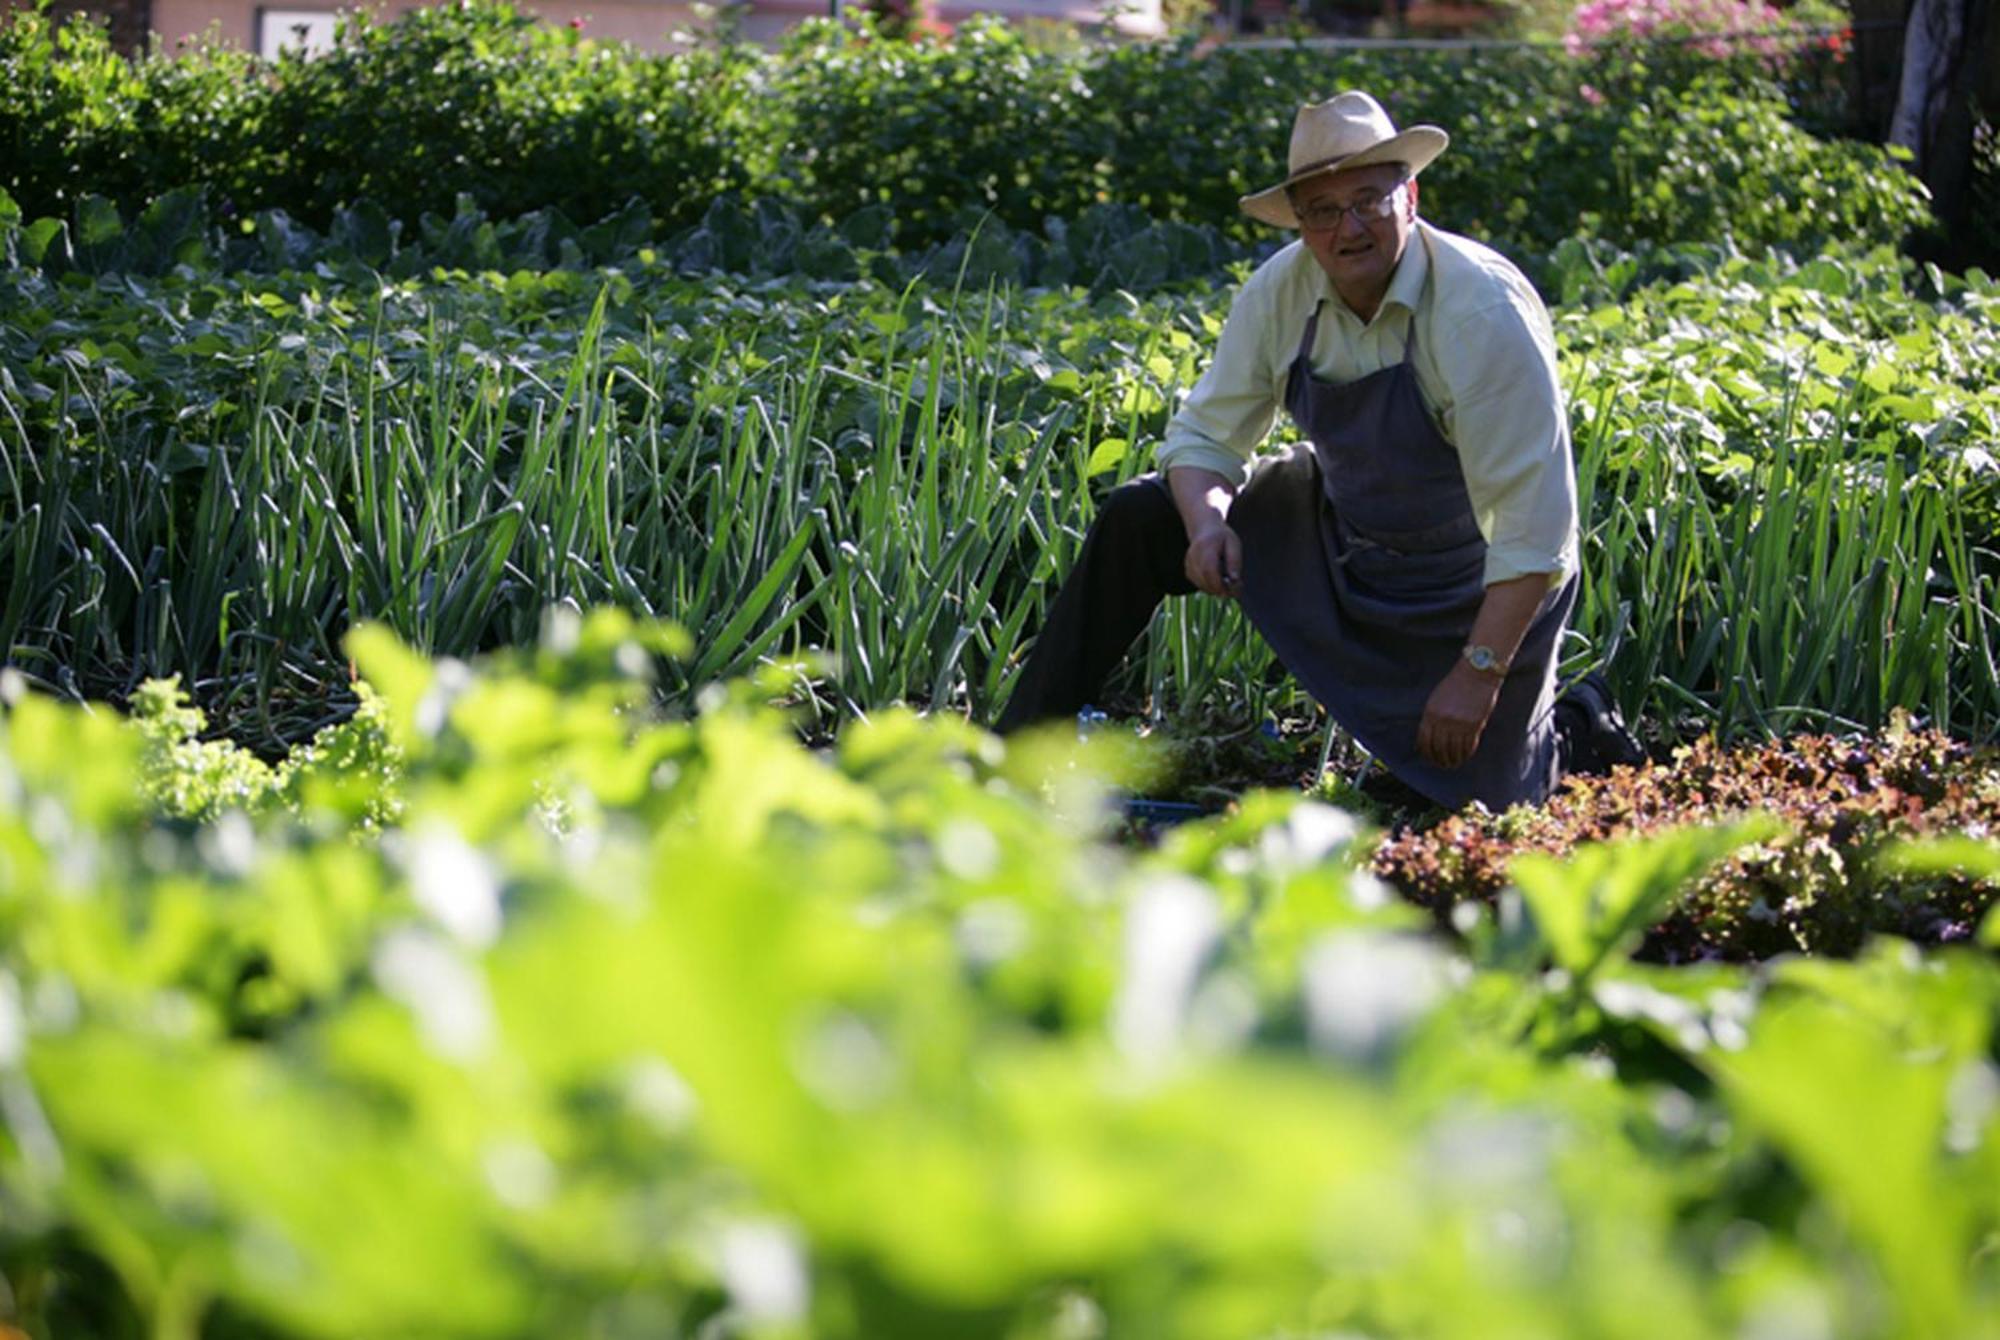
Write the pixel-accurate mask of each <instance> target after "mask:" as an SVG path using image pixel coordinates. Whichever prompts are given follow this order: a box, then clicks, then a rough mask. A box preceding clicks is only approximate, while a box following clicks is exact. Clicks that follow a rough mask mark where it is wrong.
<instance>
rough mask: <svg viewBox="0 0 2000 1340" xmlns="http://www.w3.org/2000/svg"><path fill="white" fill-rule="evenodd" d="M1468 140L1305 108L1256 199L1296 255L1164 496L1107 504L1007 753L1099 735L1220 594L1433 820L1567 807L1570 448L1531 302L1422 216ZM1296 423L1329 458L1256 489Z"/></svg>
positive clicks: (1187, 416)
mask: <svg viewBox="0 0 2000 1340" xmlns="http://www.w3.org/2000/svg"><path fill="white" fill-rule="evenodd" d="M1447 143H1448V139H1447V137H1446V135H1445V133H1444V132H1443V131H1442V130H1439V129H1438V128H1437V127H1435V126H1415V127H1412V128H1411V129H1409V130H1405V131H1403V132H1401V133H1398V132H1397V131H1396V128H1395V126H1394V125H1393V124H1392V123H1391V122H1390V120H1389V117H1388V115H1387V113H1385V112H1384V111H1383V110H1382V108H1381V106H1380V105H1379V104H1377V103H1376V101H1375V100H1374V99H1373V98H1371V97H1369V96H1368V95H1367V94H1365V93H1353V92H1350V93H1343V94H1341V95H1340V96H1338V97H1336V98H1334V99H1332V100H1331V101H1329V102H1324V103H1320V104H1317V105H1315V106H1309V107H1305V108H1302V109H1301V110H1300V112H1299V114H1298V118H1297V120H1296V121H1295V123H1294V124H1293V127H1292V141H1291V153H1290V160H1289V166H1290V172H1289V175H1288V176H1287V177H1286V178H1285V180H1284V181H1283V182H1282V183H1280V184H1279V185H1277V186H1274V187H1272V188H1271V189H1269V190H1266V191H1261V192H1259V193H1257V194H1255V195H1251V196H1246V197H1244V199H1243V202H1242V204H1243V209H1244V211H1245V212H1246V213H1248V214H1249V215H1250V216H1251V217H1252V218H1255V219H1258V220H1261V221H1263V222H1265V223H1270V224H1274V225H1276V226H1278V227H1281V228H1296V229H1298V230H1299V234H1300V235H1299V240H1298V241H1297V242H1296V243H1294V244H1292V245H1290V246H1287V247H1286V248H1285V249H1284V250H1282V251H1280V252H1279V253H1278V254H1277V255H1275V256H1273V257H1272V258H1271V259H1270V260H1269V261H1267V262H1265V264H1264V265H1263V266H1261V267H1260V268H1259V269H1258V270H1257V272H1256V273H1255V274H1253V275H1251V277H1250V279H1249V281H1248V282H1247V283H1246V284H1245V285H1244V286H1243V289H1242V291H1241V292H1240V293H1238V294H1237V296H1236V300H1235V303H1234V305H1233V306H1232V307H1231V309H1230V312H1229V320H1228V322H1227V324H1226V325H1225V326H1224V327H1223V331H1222V337H1221V341H1220V344H1219V345H1218V347H1217V349H1216V354H1215V361H1214V362H1213V363H1212V364H1211V365H1210V367H1209V368H1208V370H1207V372H1206V373H1205V374H1204V375H1203V376H1202V378H1201V380H1200V381H1199V382H1198V383H1197V384H1196V386H1195V388H1194V390H1193V392H1192V393H1191V394H1190V395H1189V397H1188V399H1187V401H1186V403H1185V404H1184V405H1183V406H1182V408H1181V410H1180V412H1179V413H1178V414H1177V415H1175V417H1174V419H1173V422H1172V424H1171V425H1170V426H1169V427H1168V429H1167V435H1166V440H1165V441H1164V442H1163V443H1162V445H1161V446H1160V448H1159V451H1158V453H1157V456H1156V460H1157V462H1158V465H1159V471H1160V472H1159V473H1158V474H1153V475H1147V476H1144V477H1142V478H1140V479H1137V480H1134V481H1133V482H1131V483H1129V484H1126V485H1125V486H1123V487H1122V488H1119V489H1118V490H1116V491H1115V492H1113V493H1112V494H1111V495H1110V497H1109V498H1107V499H1106V500H1105V504H1104V507H1103V509H1102V511H1101V512H1100V514H1099V516H1098V519H1097V522H1096V524H1095V525H1093V526H1092V528H1091V531H1090V534H1089V536H1088V538H1087V539H1086V540H1085V542H1084V546H1083V550H1082V553H1081V554H1080V556H1079V558H1078V561H1077V565H1076V568H1075V569H1074V571H1072V572H1071V574H1070V576H1069V579H1068V580H1067V581H1066V582H1065V583H1064V585H1063V588H1062V591H1061V593H1060V594H1059V595H1058V596H1057V598H1056V600H1055V603H1054V605H1053V606H1052V607H1051V609H1050V611H1049V617H1048V621H1047V623H1046V625H1045V626H1044V627H1043V629H1042V631H1041V635H1040V637H1039V638H1038V639H1037V641H1036V644H1035V648H1034V651H1033V653H1032V654H1031V656H1030V657H1029V659H1028V663H1027V665H1026V666H1025V667H1023V669H1022V672H1021V675H1020V678H1019V681H1018V683H1017V684H1016V686H1015V689H1014V695H1013V698H1012V699H1011V700H1010V701H1009V702H1008V704H1007V709H1006V711H1005V712H1004V713H1003V714H1002V716H1001V718H1000V720H999V722H998V723H997V726H998V729H1000V730H1001V731H1003V732H1006V731H1011V730H1014V729H1018V728H1020V727H1022V726H1025V725H1028V724H1030V723H1031V722H1034V721H1037V720H1041V719H1044V718H1048V717H1055V716H1062V715H1068V714H1071V713H1074V712H1076V711H1077V710H1078V709H1079V708H1080V707H1082V706H1083V705H1084V704H1085V703H1086V702H1087V701H1088V700H1089V699H1090V698H1091V697H1092V696H1093V695H1094V694H1095V693H1096V692H1097V690H1098V689H1099V687H1100V686H1101V685H1102V684H1103V682H1104V679H1105V678H1106V676H1108V675H1109V673H1110V672H1111V670H1112V669H1113V667H1114V666H1115V665H1116V664H1117V662H1118V660H1119V659H1120V658H1121V657H1122V656H1123V655H1124V654H1125V651H1126V649H1127V648H1128V647H1130V645H1131V644H1132V641H1133V640H1134V639H1135V638H1136V637H1137V636H1138V635H1139V633H1140V632H1141V631H1142V630H1143V629H1144V628H1145V626H1146V623H1147V621H1148V620H1149V619H1150V618H1151V617H1152V613H1153V610H1154V609H1155V607H1157V605H1158V604H1159V601H1160V599H1161V597H1162V596H1166V595H1184V594H1188V593H1190V592H1192V591H1195V590H1201V591H1205V592H1207V593H1208V594H1209V595H1212V596H1221V597H1225V598H1230V599H1235V600H1238V601H1240V602H1241V603H1242V606H1243V610H1244V612H1245V614H1247V615H1248V617H1249V618H1250V620H1251V622H1252V623H1253V624H1255V625H1256V627H1257V629H1258V631H1259V632H1261V633H1262V634H1263V636H1264V638H1265V640H1266V641H1268V642H1269V643H1270V644H1271V647H1272V649H1273V650H1274V651H1275V652H1276V653H1277V654H1278V657H1279V659H1281V660H1282V661H1283V662H1284V664H1285V666H1286V668H1287V669H1289V670H1290V671H1291V672H1292V674H1293V675H1294V676H1295V677H1297V679H1298V680H1299V681H1300V682H1301V683H1303V684H1304V685H1305V686H1306V688H1307V689H1308V690H1310V691H1311V693H1312V694H1313V696H1314V697H1315V698H1317V699H1318V700H1319V701H1320V702H1321V703H1323V704H1324V705H1325V706H1326V708H1327V710H1328V711H1329V712H1330V713H1331V714H1332V715H1333V717H1334V719H1335V720H1337V721H1339V722H1340V723H1341V724H1342V725H1343V726H1344V727H1346V729H1347V730H1348V731H1349V732H1350V733H1352V735H1353V736H1354V738H1355V739H1356V740H1358V741H1359V742H1360V743H1361V744H1362V745H1363V746H1364V747H1365V748H1367V749H1368V751H1369V752H1370V753H1372V754H1373V755H1374V756H1375V757H1376V758H1377V759H1379V760H1380V761H1381V762H1382V763H1383V764H1384V765H1385V766H1386V767H1388V768H1389V770H1390V771H1391V772H1393V773H1395V774H1396V776H1398V777H1399V778H1401V779H1402V780H1403V781H1404V782H1406V783H1408V784H1409V785H1410V786H1412V787H1414V788H1416V789H1417V790H1418V791H1421V792H1422V793H1423V794H1425V795H1426V796H1428V797H1429V798H1430V799H1432V800H1434V801H1436V802H1438V803H1439V804H1442V805H1446V806H1452V807H1456V806H1458V805H1460V804H1463V803H1464V802H1466V801H1469V800H1480V801H1484V802H1485V803H1486V804H1487V805H1488V806H1491V807H1493V808H1496V809H1497V808H1500V807H1503V806H1506V805H1510V804H1514V803H1516V802H1520V801H1530V802H1533V801H1539V800H1541V799H1542V798H1544V797H1545V796H1546V795H1547V794H1548V791H1549V789H1550V787H1551V786H1553V785H1554V783H1555V780H1556V776H1557V773H1558V769H1559V764H1558V759H1557V749H1556V738H1555V734H1556V732H1555V718H1554V713H1553V706H1554V699H1555V675H1556V645H1557V641H1558V639H1559V638H1560V636H1561V633H1562V630H1563V627H1564V625H1565V623H1566V622H1567V621H1568V618H1569V614H1570V610H1571V608H1572V606H1573V605H1574V604H1575V603H1576V577H1575V573H1576V569H1577V519H1576V485H1575V479H1574V467H1573V465H1572V463H1571V460H1570V444H1569V429H1568V425H1567V422H1566V420H1565V416H1564V412H1563V404H1562V395H1561V389H1560V386H1559V384H1558V381H1557V376H1556V355H1555V341H1554V336H1553V333H1552V331H1551V328H1550V324H1549V317H1548V312H1547V310H1546V309H1545V308H1544V307H1543V306H1542V303H1541V300H1540V298H1539V297H1537V296H1536V293H1535V290H1534V288H1533V287H1532V286H1531V285H1530V284H1529V283H1528V281H1527V280H1526V278H1524V277H1523V276H1522V274H1521V272H1520V271H1519V270H1517V269H1516V268H1515V267H1514V266H1513V265H1512V264H1511V263H1510V262H1509V261H1507V260H1506V259H1505V258H1504V257H1502V256H1500V255H1499V254H1498V253H1496V252H1494V251H1492V250H1490V249H1489V248H1487V247H1484V246H1481V245H1480V244H1479V243H1476V242H1473V241H1470V240H1469V239H1466V238H1463V237H1458V236H1455V235H1454V234H1451V233H1448V232H1445V231H1443V230H1442V229H1439V228H1435V227H1432V226H1431V225H1430V224H1428V223H1426V222H1423V221H1422V220H1420V219H1419V218H1418V217H1417V179H1416V178H1417V173H1418V172H1420V171H1422V170H1423V168H1424V167H1425V166H1426V165H1427V164H1429V163H1430V162H1431V160H1432V159H1434V158H1436V157H1437V156H1438V154H1439V153H1441V152H1443V150H1444V148H1445V145H1446V144H1447ZM1280 405H1282V406H1284V408H1285V409H1286V410H1288V411H1289V412H1290V413H1291V416H1292V418H1293V420H1294V422H1296V423H1297V424H1298V426H1299V429H1300V430H1301V432H1303V433H1304V435H1305V436H1306V437H1307V438H1308V439H1310V442H1311V446H1310V447H1309V448H1308V447H1300V448H1297V449H1294V450H1292V451H1288V452H1285V453H1282V454H1278V455H1275V456H1271V457H1267V458H1265V459H1263V460H1261V461H1259V462H1258V463H1257V464H1256V465H1255V466H1251V465H1250V458H1251V455H1252V453H1253V451H1254V450H1255V449H1256V447H1257V446H1258V445H1259V443H1260V442H1261V441H1262V440H1263V438H1264V436H1265V434H1266V433H1267V432H1268V431H1269V429H1270V427H1271V424H1272V421H1273V419H1274V418H1275V417H1276V413H1277V410H1278V407H1279V406H1280Z"/></svg>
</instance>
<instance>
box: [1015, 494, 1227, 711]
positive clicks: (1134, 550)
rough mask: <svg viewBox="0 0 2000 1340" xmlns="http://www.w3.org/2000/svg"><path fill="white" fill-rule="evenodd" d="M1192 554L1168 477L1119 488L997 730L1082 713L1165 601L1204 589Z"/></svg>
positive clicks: (1065, 586)
mask: <svg viewBox="0 0 2000 1340" xmlns="http://www.w3.org/2000/svg"><path fill="white" fill-rule="evenodd" d="M1186 557H1187V528H1186V527H1185V526H1184V525H1183V524H1182V523H1181V514H1180V510H1179V509H1178V508H1176V507H1175V506H1174V499H1173V495H1172V494H1171V493H1169V492H1168V491H1167V485H1166V481H1165V480H1164V479H1163V478H1161V477H1160V476H1159V475H1157V474H1151V475H1142V476H1140V477H1139V478H1137V479H1134V480H1132V481H1131V482H1130V483H1128V484H1123V485H1120V486H1119V487H1118V488H1116V489H1114V490H1112V491H1111V493H1110V495H1109V496H1108V497H1106V498H1105V500H1104V504H1103V506H1102V507H1101V508H1099V510H1098V513H1097V520H1096V521H1094V522H1092V523H1091V527H1090V533H1089V534H1087V535H1086V536H1084V540H1083V550H1082V552H1081V553H1079V554H1078V555H1077V560H1076V566H1075V567H1073V568H1072V569H1070V574H1069V577H1068V578H1067V579H1066V580H1065V581H1064V582H1063V584H1062V590H1061V591H1059V592H1058V593H1057V595H1056V599H1055V603H1054V604H1053V605H1051V606H1050V607H1049V613H1048V619H1047V621H1046V622H1044V623H1043V625H1042V629H1041V632H1040V633H1039V634H1038V635H1037V636H1036V638H1035V646H1034V649H1033V650H1032V651H1031V652H1029V654H1028V663H1027V665H1025V666H1023V667H1022V669H1021V674H1020V676H1019V677H1018V678H1017V679H1016V680H1015V681H1014V694H1013V696H1012V697H1011V698H1009V699H1008V700H1007V707H1006V710H1005V711H1003V712H1001V714H1000V718H999V720H998V721H996V722H995V723H994V725H993V729H994V730H996V731H998V732H999V733H1000V734H1002V735H1005V734H1007V733H1009V732H1011V731H1017V730H1020V729H1021V728H1022V727H1023V726H1031V725H1034V724H1035V723H1036V722H1038V721H1047V720H1051V719H1055V718H1060V717H1068V716H1074V715H1075V714H1076V712H1077V710H1078V709H1080V708H1081V707H1083V706H1084V704H1086V703H1088V702H1090V701H1091V699H1092V698H1094V697H1096V696H1097V694H1098V692H1099V690H1101V689H1102V688H1103V687H1104V681H1105V680H1106V679H1107V678H1109V677H1110V674H1111V672H1112V670H1113V669H1115V668H1116V667H1117V665H1118V662H1119V660H1120V659H1121V658H1123V657H1124V655H1125V653H1126V652H1127V651H1128V650H1129V649H1130V648H1131V646H1132V643H1133V642H1134V641H1136V640H1137V638H1138V636H1139V634H1140V633H1142V632H1144V631H1145V628H1146V623H1147V621H1148V620H1150V619H1151V618H1152V617H1153V611H1154V610H1155V609H1157V608H1159V604H1160V601H1161V600H1162V599H1164V598H1165V597H1167V596H1184V595H1187V594H1189V593H1190V592H1192V591H1193V590H1194V589H1195V586H1194V583H1193V582H1191V581H1189V580H1188V579H1187V574H1186V572H1185V571H1183V569H1182V564H1183V563H1184V561H1185V559H1186Z"/></svg>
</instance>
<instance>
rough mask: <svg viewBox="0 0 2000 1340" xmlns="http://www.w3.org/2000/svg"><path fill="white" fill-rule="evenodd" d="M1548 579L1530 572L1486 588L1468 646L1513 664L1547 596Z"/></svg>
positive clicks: (1547, 575) (1546, 576)
mask: <svg viewBox="0 0 2000 1340" xmlns="http://www.w3.org/2000/svg"><path fill="white" fill-rule="evenodd" d="M1549 577H1550V574H1548V573H1546V572H1531V573H1528V574H1527V575H1526V576H1522V577H1513V578H1510V579H1508V580H1507V581H1504V582H1495V583H1493V585H1491V586H1489V587H1487V588H1486V598H1485V600H1483V601H1482V602H1480V606H1479V614H1478V616H1477V617H1476V618H1475V619H1474V620H1473V622H1472V637H1471V638H1470V642H1471V643H1472V645H1474V646H1480V647H1490V648H1492V650H1493V654H1494V655H1495V656H1497V657H1499V658H1500V659H1501V660H1503V661H1511V660H1513V659H1514V653H1515V652H1517V651H1519V650H1520V649H1521V639H1523V638H1525V637H1526V636H1527V635H1528V626H1529V625H1530V624H1532V623H1533V622H1534V621H1535V613H1536V611H1538V610H1540V609H1541V607H1542V599H1543V597H1544V596H1546V595H1548V593H1549Z"/></svg>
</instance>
